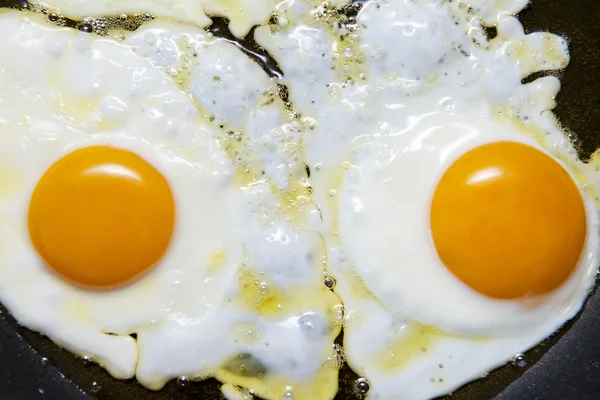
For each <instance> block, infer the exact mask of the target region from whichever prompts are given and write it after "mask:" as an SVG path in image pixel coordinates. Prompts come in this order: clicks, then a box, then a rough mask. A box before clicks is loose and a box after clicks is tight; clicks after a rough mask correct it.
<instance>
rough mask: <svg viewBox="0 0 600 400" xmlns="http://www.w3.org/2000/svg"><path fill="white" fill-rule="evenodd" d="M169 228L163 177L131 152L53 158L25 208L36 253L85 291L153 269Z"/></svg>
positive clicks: (97, 150) (171, 212) (171, 215)
mask: <svg viewBox="0 0 600 400" xmlns="http://www.w3.org/2000/svg"><path fill="white" fill-rule="evenodd" d="M174 223H175V204H174V200H173V194H172V193H171V188H170V187H169V184H168V183H167V181H166V179H165V178H164V177H163V176H162V175H161V174H160V173H159V172H158V171H157V170H156V169H155V168H154V167H152V166H151V165H150V164H148V163H147V162H146V161H144V160H143V159H142V158H140V157H139V156H137V155H136V154H134V153H131V152H129V151H126V150H121V149H117V148H113V147H107V146H95V147H87V148H83V149H80V150H77V151H74V152H72V153H70V154H67V155H66V156H64V157H63V158H61V159H60V160H58V161H57V162H56V163H55V164H54V165H52V166H51V167H50V169H48V171H47V172H46V173H45V174H44V176H43V177H42V178H41V179H40V180H39V182H38V184H37V186H36V188H35V191H34V193H33V196H32V198H31V203H30V205H29V235H30V237H31V241H32V243H33V246H34V247H35V249H36V250H37V252H38V253H39V255H40V256H41V257H42V258H43V259H44V261H45V262H46V263H47V264H48V265H49V266H50V268H52V269H53V270H54V271H55V272H57V273H58V274H59V275H61V276H62V277H64V278H65V279H67V280H69V281H71V282H73V283H75V284H78V285H81V286H86V287H91V288H109V287H114V286H119V285H123V284H125V283H128V282H129V281H130V280H132V279H133V278H135V277H136V276H138V275H140V274H141V273H143V272H145V271H147V270H148V269H149V268H150V267H151V266H153V265H154V264H156V262H157V261H159V260H160V259H161V258H162V256H163V255H164V253H165V252H166V251H167V248H168V246H169V242H170V240H171V236H172V234H173V228H174Z"/></svg>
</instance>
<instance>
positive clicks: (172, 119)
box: [0, 10, 341, 399]
mask: <svg viewBox="0 0 600 400" xmlns="http://www.w3.org/2000/svg"><path fill="white" fill-rule="evenodd" d="M40 17H42V14H26V13H18V12H15V11H8V10H7V11H3V12H2V14H1V15H0V31H1V32H3V34H2V37H4V38H7V37H12V39H11V40H10V41H6V43H5V46H4V48H5V49H6V51H10V52H11V54H14V55H15V57H11V58H10V59H3V60H2V61H1V65H0V68H1V70H2V74H0V87H1V88H2V100H1V102H0V104H1V105H2V107H1V108H0V110H1V114H0V120H1V121H2V127H3V129H2V131H3V135H2V141H3V143H4V146H3V150H2V152H3V157H2V159H3V162H4V164H3V169H2V171H3V177H4V178H5V179H4V182H5V183H4V184H3V191H2V204H3V210H2V238H3V239H2V252H1V253H2V261H1V262H0V264H1V267H0V274H1V279H0V281H1V286H0V298H1V301H2V303H3V304H4V305H5V306H6V307H7V308H8V309H9V310H10V311H11V313H12V314H13V315H14V316H15V318H16V319H17V320H18V322H19V323H21V324H22V325H24V326H26V327H28V328H30V329H33V330H36V331H40V332H42V333H44V334H46V335H47V336H48V337H49V338H51V339H52V340H53V341H55V342H56V343H58V344H59V345H61V346H63V347H64V348H66V349H68V350H69V351H71V352H73V353H75V354H77V355H79V356H82V357H87V358H89V359H91V360H93V361H96V362H98V363H100V364H101V365H103V366H104V367H105V368H106V369H107V371H108V372H110V373H111V374H112V375H113V376H115V377H117V378H120V379H125V378H131V377H133V376H135V377H136V378H137V380H138V381H139V382H140V383H141V384H143V385H144V386H146V387H148V388H150V389H153V390H158V389H160V388H162V387H163V386H164V384H165V383H166V382H167V381H168V380H169V379H173V378H178V377H182V376H185V377H186V378H187V379H190V380H197V379H205V378H207V377H210V376H213V377H217V378H218V379H221V380H222V381H223V382H226V383H228V384H234V385H237V386H241V387H247V388H252V389H253V390H254V392H255V393H257V394H260V395H261V396H263V397H264V398H269V399H271V398H272V399H275V398H280V397H281V396H283V395H284V394H285V393H292V392H293V393H294V394H297V396H299V397H305V398H328V397H330V396H333V393H335V391H336V389H337V373H338V368H339V360H338V358H337V352H336V349H335V348H334V346H333V340H334V338H335V337H336V336H337V334H338V333H339V331H340V329H341V320H340V317H339V313H337V312H336V310H338V309H339V307H340V306H341V305H340V302H339V300H338V298H337V296H335V295H334V294H333V293H332V292H331V291H329V290H328V289H326V288H324V287H323V286H322V284H321V280H322V275H321V268H322V267H321V259H322V257H323V255H322V253H323V252H324V247H323V244H322V241H321V238H320V236H319V235H318V234H317V233H315V232H311V231H309V230H307V229H305V228H304V227H302V226H301V225H300V224H299V223H296V222H295V221H297V220H298V221H299V220H300V219H299V217H297V216H295V214H294V217H293V218H292V217H291V216H290V215H289V212H288V210H287V208H286V209H282V207H281V203H280V201H281V200H280V196H281V193H279V192H277V191H275V190H274V187H276V186H277V185H276V184H275V183H273V182H275V181H276V176H275V175H273V176H272V177H271V176H269V177H265V178H264V179H263V181H262V182H258V181H252V182H251V184H250V182H248V180H247V179H246V178H245V174H246V172H245V171H243V170H242V169H241V167H240V166H238V165H236V164H235V163H234V162H232V160H230V159H229V157H228V155H230V151H229V150H228V147H229V146H230V142H231V141H232V140H233V141H235V142H237V140H235V139H231V135H230V134H229V132H227V131H226V130H221V129H219V128H218V126H219V125H218V121H216V119H217V117H215V118H214V120H213V119H212V118H209V115H204V114H203V112H204V111H205V110H206V108H203V107H201V106H200V105H199V104H200V103H202V104H209V105H215V104H213V100H214V99H217V98H219V96H220V94H219V92H218V88H214V91H212V92H211V89H212V87H208V88H205V89H204V90H205V91H204V92H199V93H196V94H195V95H193V96H192V95H191V93H188V92H185V91H184V90H183V89H182V87H183V85H182V82H183V81H182V80H181V79H180V78H181V76H177V77H175V76H173V75H169V74H168V73H167V71H166V70H165V68H164V67H165V66H164V65H158V64H157V60H156V58H153V57H151V54H150V53H149V54H148V57H144V56H142V55H141V54H140V52H143V51H142V50H143V49H140V48H139V46H138V47H136V44H135V43H136V40H137V39H136V37H134V36H132V37H131V38H130V40H131V42H128V41H125V42H117V41H115V40H110V39H103V38H100V37H94V36H91V35H89V34H85V33H82V32H77V31H75V30H71V29H65V28H60V29H57V28H53V27H47V26H45V24H43V23H42V22H41V18H40ZM148 29H149V30H148V32H146V33H149V34H152V35H153V34H154V30H153V29H155V28H153V27H150V28H148ZM199 32H202V34H205V35H206V37H203V38H200V36H198V40H201V39H202V46H201V47H202V49H204V48H205V47H204V46H205V45H206V49H207V50H206V51H205V52H203V51H202V50H201V49H200V51H198V53H197V54H196V56H197V57H198V58H199V59H203V58H204V57H206V60H207V61H212V59H211V58H210V56H211V51H212V50H211V49H213V48H219V52H220V54H221V56H222V57H225V59H227V60H232V62H231V64H230V66H231V65H238V64H240V63H241V64H244V63H247V61H246V58H245V57H246V56H245V55H244V54H243V53H241V52H240V51H239V49H237V47H235V46H234V45H232V44H225V46H223V43H224V42H222V43H217V42H218V41H217V40H216V39H214V38H210V35H208V34H206V33H205V32H203V31H201V30H199ZM136 34H139V35H144V32H143V31H142V30H140V31H139V32H136ZM198 35H200V33H199V34H198ZM144 37H147V36H144ZM168 43H171V42H170V41H169V40H166V41H165V46H164V47H161V46H162V44H161V43H159V44H158V45H157V46H158V48H159V49H161V48H162V50H164V51H163V54H164V53H166V52H167V50H168V46H167V44H168ZM159 52H161V51H159ZM246 65H247V64H246ZM203 68H204V71H203V72H200V71H197V70H201V69H203ZM211 68H214V65H213V64H212V63H211V64H202V63H199V64H195V65H194V72H193V73H191V74H190V76H196V75H197V76H205V75H207V74H212V72H211ZM240 70H242V71H243V73H246V74H248V75H252V74H254V75H255V76H254V77H251V78H249V81H251V82H261V83H264V84H267V83H268V84H270V81H269V80H268V79H266V80H265V79H264V78H263V75H264V72H263V71H262V70H260V69H259V68H258V69H248V70H246V69H243V68H242V69H237V68H234V69H232V70H224V71H221V76H222V78H223V81H224V82H227V83H230V82H234V77H233V76H234V75H235V74H237V73H240ZM257 74H258V75H257ZM190 82H192V81H190ZM228 89H229V90H230V93H231V94H232V96H236V97H237V98H241V99H246V100H247V104H246V105H245V107H246V108H248V109H250V106H251V105H252V106H253V105H254V103H253V102H254V97H253V96H254V94H253V91H254V90H255V87H250V88H248V87H246V86H229V87H228ZM268 90H269V88H268V87H265V88H264V89H263V90H261V93H262V92H263V91H268ZM248 93H250V94H248ZM212 111H214V115H217V114H218V113H219V109H216V108H215V109H213V110H212ZM254 111H256V110H254V109H252V112H254ZM248 114H249V115H250V114H251V113H250V111H249V112H248ZM272 114H277V116H278V115H279V114H280V112H279V110H278V111H277V113H275V111H272ZM281 114H282V115H283V116H285V115H287V114H286V112H285V111H284V110H281ZM219 118H220V117H219ZM278 118H279V117H278ZM282 118H283V117H282ZM247 120H248V121H252V123H249V122H248V123H247V122H246V118H242V119H239V120H235V121H232V122H231V125H232V126H236V125H239V128H240V130H242V129H244V130H245V129H246V125H248V126H255V127H256V128H255V129H256V130H258V131H260V132H263V133H264V134H267V133H268V132H269V130H263V129H262V126H261V125H260V124H261V121H262V119H257V120H252V118H250V117H248V119H247ZM214 123H217V124H216V125H215V124H214ZM272 125H273V123H272V122H269V120H268V119H265V126H272ZM278 126H279V125H278ZM241 133H243V132H241ZM241 133H240V134H241ZM277 151H278V149H277V148H275V149H273V150H272V152H273V153H276V152H277ZM244 157H248V159H250V158H252V157H253V156H246V153H244V154H242V155H240V157H239V158H240V159H242V160H244V159H245V158H244ZM232 158H233V157H232ZM27 160H29V161H27ZM252 173H253V174H254V173H256V174H258V175H262V174H261V173H260V171H258V172H256V171H252ZM298 212H299V211H298ZM303 212H306V213H307V214H310V210H309V209H308V206H307V209H306V210H305V211H303ZM31 293H36V296H31V295H30V294H31ZM23 294H27V295H25V296H24V295H23ZM303 296H308V300H306V299H304V297H303ZM131 334H135V337H132V336H130V335H131Z"/></svg>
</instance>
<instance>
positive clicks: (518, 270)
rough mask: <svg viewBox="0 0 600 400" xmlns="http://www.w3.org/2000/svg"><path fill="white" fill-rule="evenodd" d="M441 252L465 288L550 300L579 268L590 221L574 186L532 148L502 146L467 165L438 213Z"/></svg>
mask: <svg viewBox="0 0 600 400" xmlns="http://www.w3.org/2000/svg"><path fill="white" fill-rule="evenodd" d="M431 232H432V235H433V240H434V243H435V247H436V249H437V252H438V254H439V256H440V258H441V260H442V262H443V263H444V264H445V265H446V267H447V268H448V269H449V270H450V271H452V272H453V273H454V275H456V276H457V277H458V278H459V279H460V280H462V281H463V282H464V283H466V284H467V285H469V286H471V287H472V288H473V289H475V290H476V291H478V292H480V293H482V294H484V295H486V296H489V297H495V298H502V299H515V298H519V297H523V296H526V295H538V294H543V293H547V292H549V291H551V290H553V289H555V288H556V287H558V286H559V285H561V283H563V282H564V281H565V280H566V279H567V278H568V277H569V275H570V274H571V273H572V272H573V270H574V269H575V267H576V266H577V263H578V261H579V258H580V255H581V252H582V250H583V246H584V243H585V238H586V215H585V208H584V204H583V200H582V197H581V194H580V192H579V190H578V188H577V186H576V185H575V183H574V182H573V179H571V177H570V176H569V174H568V173H567V172H566V171H565V170H564V168H563V167H562V166H561V165H560V164H558V163H557V162H556V161H555V160H553V159H552V158H550V157H549V156H547V155H546V154H544V153H542V152H541V151H538V150H536V149H534V148H532V147H529V146H526V145H523V144H519V143H513V142H498V143H492V144H488V145H484V146H481V147H478V148H476V149H474V150H472V151H470V152H468V153H466V154H465V155H463V156H462V157H461V158H459V159H458V160H457V161H456V162H455V163H454V164H453V165H452V166H451V167H450V168H449V169H448V171H447V172H446V173H445V174H444V176H443V177H442V180H441V181H440V183H439V184H438V187H437V189H436V191H435V194H434V197H433V202H432V205H431Z"/></svg>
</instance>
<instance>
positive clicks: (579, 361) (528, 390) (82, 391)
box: [0, 0, 600, 400]
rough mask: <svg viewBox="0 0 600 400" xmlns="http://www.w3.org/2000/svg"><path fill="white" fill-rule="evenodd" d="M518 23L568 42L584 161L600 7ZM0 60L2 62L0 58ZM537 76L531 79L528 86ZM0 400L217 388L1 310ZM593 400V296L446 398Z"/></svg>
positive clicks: (598, 307)
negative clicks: (154, 382) (66, 341)
mask: <svg viewBox="0 0 600 400" xmlns="http://www.w3.org/2000/svg"><path fill="white" fill-rule="evenodd" d="M519 18H520V19H521V21H522V22H523V25H524V26H525V28H526V30H527V31H530V32H531V31H538V30H547V31H550V32H553V33H557V34H560V35H564V36H565V37H567V38H568V41H569V47H570V50H571V64H570V65H569V67H568V68H567V70H566V71H564V72H563V73H561V75H562V76H561V79H562V83H563V87H562V90H561V92H560V94H559V96H558V99H557V100H558V107H557V109H556V110H555V112H556V114H557V115H558V117H559V119H560V120H561V122H562V123H563V124H564V126H566V127H568V128H569V129H570V130H571V131H573V132H575V133H576V134H577V138H578V147H579V151H580V155H581V157H582V158H583V159H584V160H586V159H587V158H588V157H589V155H590V154H591V153H592V152H593V151H595V150H596V149H597V148H599V147H600V130H599V129H600V4H599V3H598V1H597V0H572V1H569V2H558V1H555V0H534V3H533V5H530V6H529V7H528V8H527V9H526V10H525V11H523V12H522V13H521V14H520V15H519ZM0 56H2V55H0ZM536 77H537V76H534V77H531V79H534V78H536ZM0 312H1V314H0V400H5V399H6V400H12V399H50V400H54V399H57V400H58V399H60V400H63V399H92V398H93V399H98V400H109V399H110V400H112V399H119V400H140V399H148V400H154V399H156V400H158V399H172V400H184V399H221V398H222V396H221V393H220V390H219V386H220V385H219V384H218V382H216V381H214V380H209V381H205V382H201V383H192V384H189V383H182V384H178V383H177V382H171V383H170V384H169V385H168V386H167V387H166V388H165V389H164V390H162V391H160V392H150V391H148V390H146V389H144V388H142V387H141V386H139V385H138V384H137V383H136V382H135V381H125V382H122V381H117V380H114V379H112V378H111V377H110V376H109V375H108V374H107V373H106V372H105V371H103V370H102V369H101V368H100V367H98V366H96V365H86V364H85V363H84V362H83V361H82V360H81V359H78V358H76V357H75V356H73V355H71V354H70V353H68V352H66V351H63V350H61V349H60V348H59V347H58V346H56V345H54V344H53V343H52V342H50V341H49V340H48V339H46V338H44V337H42V336H41V335H39V334H37V333H33V332H30V331H28V330H26V329H23V328H20V327H18V326H17V324H16V323H15V321H14V320H13V319H12V318H11V317H10V316H9V315H8V313H7V312H6V310H5V309H3V308H0ZM355 379H356V375H354V374H353V373H352V371H350V370H349V369H348V368H347V367H345V368H344V369H343V370H342V373H341V378H340V391H339V393H338V396H337V398H338V399H355V398H358V396H357V395H356V394H355V390H354V381H355ZM493 397H497V398H499V399H565V400H569V399H597V398H599V397H600V293H598V291H596V292H595V294H593V295H592V296H591V297H590V299H589V300H588V302H587V304H586V306H585V308H584V310H583V312H582V313H581V314H580V315H579V317H577V318H575V320H574V321H571V322H570V323H568V324H567V325H566V326H565V327H564V328H563V329H561V330H560V331H559V332H558V333H557V334H555V335H554V336H552V337H551V338H549V339H548V340H546V341H545V342H544V343H542V344H541V345H539V346H538V347H536V348H535V349H533V350H531V351H530V352H528V353H527V354H526V355H525V359H524V360H523V362H520V363H518V365H511V364H509V365H507V366H505V367H503V368H501V369H499V370H498V371H495V372H493V373H491V374H490V375H489V376H488V377H487V378H485V379H482V380H479V381H477V382H475V383H472V384H470V385H467V386H466V387H464V388H462V389H461V390H459V391H457V392H456V393H454V394H453V395H452V396H451V397H449V398H451V399H455V400H463V399H488V398H493Z"/></svg>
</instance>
